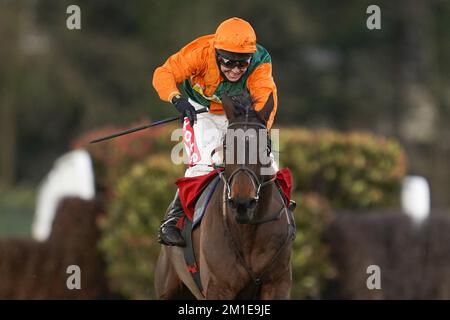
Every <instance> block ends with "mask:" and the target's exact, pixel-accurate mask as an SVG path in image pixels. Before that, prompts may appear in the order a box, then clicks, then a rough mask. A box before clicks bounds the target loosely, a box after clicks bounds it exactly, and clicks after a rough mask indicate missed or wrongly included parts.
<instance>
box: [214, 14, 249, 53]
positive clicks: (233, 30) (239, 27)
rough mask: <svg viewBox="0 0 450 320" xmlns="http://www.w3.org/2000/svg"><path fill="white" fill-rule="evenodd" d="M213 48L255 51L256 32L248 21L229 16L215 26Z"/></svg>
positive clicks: (246, 51) (235, 51)
mask: <svg viewBox="0 0 450 320" xmlns="http://www.w3.org/2000/svg"><path fill="white" fill-rule="evenodd" d="M214 48H216V49H219V50H224V51H228V52H234V53H247V54H248V53H254V52H256V34H255V31H254V30H253V28H252V26H251V25H250V23H248V22H247V21H245V20H242V19H239V18H236V17H235V18H230V19H227V20H225V21H224V22H222V23H221V24H220V25H219V27H217V30H216V33H215V36H214Z"/></svg>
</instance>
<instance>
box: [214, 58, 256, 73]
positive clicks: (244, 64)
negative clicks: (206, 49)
mask: <svg viewBox="0 0 450 320" xmlns="http://www.w3.org/2000/svg"><path fill="white" fill-rule="evenodd" d="M217 60H218V61H219V63H220V64H221V65H222V66H224V67H225V68H227V69H234V68H235V67H238V68H239V69H246V68H248V66H249V65H250V62H251V60H252V58H251V57H250V58H248V59H246V60H229V59H226V58H224V57H222V56H221V55H220V54H218V55H217Z"/></svg>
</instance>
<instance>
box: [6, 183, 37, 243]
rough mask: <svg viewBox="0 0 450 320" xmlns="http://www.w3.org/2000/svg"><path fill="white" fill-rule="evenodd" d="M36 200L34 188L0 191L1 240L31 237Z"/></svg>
mask: <svg viewBox="0 0 450 320" xmlns="http://www.w3.org/2000/svg"><path fill="white" fill-rule="evenodd" d="M35 199H36V190H35V189H34V188H32V187H16V188H13V189H8V190H0V238H5V237H31V223H32V221H33V215H34V209H35V201H36V200H35Z"/></svg>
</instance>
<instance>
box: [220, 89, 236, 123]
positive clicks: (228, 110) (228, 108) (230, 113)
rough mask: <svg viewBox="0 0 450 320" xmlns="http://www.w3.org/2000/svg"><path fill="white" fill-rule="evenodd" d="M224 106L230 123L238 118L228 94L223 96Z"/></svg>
mask: <svg viewBox="0 0 450 320" xmlns="http://www.w3.org/2000/svg"><path fill="white" fill-rule="evenodd" d="M221 99H222V106H223V110H224V111H225V114H226V116H227V119H228V121H230V120H233V119H234V118H235V117H236V114H235V113H236V110H235V109H234V103H233V100H231V98H230V97H229V96H228V95H227V94H226V93H224V94H222V97H221Z"/></svg>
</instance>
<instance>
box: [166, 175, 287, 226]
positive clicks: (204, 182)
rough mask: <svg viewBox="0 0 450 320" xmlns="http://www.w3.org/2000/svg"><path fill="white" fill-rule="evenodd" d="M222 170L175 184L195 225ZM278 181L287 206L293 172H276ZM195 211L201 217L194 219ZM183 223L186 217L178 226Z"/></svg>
mask: <svg viewBox="0 0 450 320" xmlns="http://www.w3.org/2000/svg"><path fill="white" fill-rule="evenodd" d="M222 170H223V169H222V168H219V169H215V170H213V171H211V172H210V173H208V174H205V175H202V176H196V177H182V178H180V179H178V180H177V181H176V183H175V184H176V185H177V186H178V190H179V195H180V200H181V205H182V207H183V210H184V212H185V214H186V217H187V218H188V219H189V220H190V221H193V222H194V223H193V227H195V225H197V224H198V221H199V220H200V218H201V215H203V213H204V211H205V209H206V206H207V205H208V202H209V199H210V198H211V195H212V193H213V192H214V190H215V187H216V186H217V184H218V182H219V180H220V178H219V172H220V171H222ZM276 182H277V184H278V186H279V188H280V191H281V192H282V194H283V196H284V197H283V198H284V200H285V204H286V206H289V202H290V199H291V191H292V174H291V171H290V170H289V168H283V169H281V170H279V171H278V172H277V173H276ZM208 186H210V187H208ZM203 191H206V192H203ZM202 194H203V195H202ZM200 198H201V199H202V200H203V201H199V204H197V201H198V199H200ZM200 202H201V203H200ZM195 212H197V215H199V217H198V218H195V219H194V213H195ZM183 223H184V219H180V220H179V224H178V225H177V226H178V227H179V228H180V229H182V226H183Z"/></svg>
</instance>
